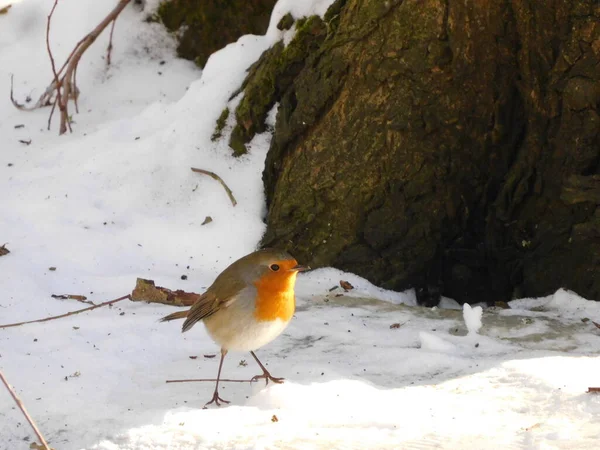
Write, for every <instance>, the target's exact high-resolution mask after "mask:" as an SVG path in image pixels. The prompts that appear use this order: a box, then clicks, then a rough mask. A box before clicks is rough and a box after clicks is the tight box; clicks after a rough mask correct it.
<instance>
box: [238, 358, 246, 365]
mask: <svg viewBox="0 0 600 450" xmlns="http://www.w3.org/2000/svg"><path fill="white" fill-rule="evenodd" d="M238 365H239V366H242V367H246V366H247V365H248V363H247V362H246V360H245V359H242V360H241V361H240V363H239V364H238Z"/></svg>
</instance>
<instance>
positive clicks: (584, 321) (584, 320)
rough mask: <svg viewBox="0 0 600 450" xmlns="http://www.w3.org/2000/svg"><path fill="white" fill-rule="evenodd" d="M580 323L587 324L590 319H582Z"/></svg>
mask: <svg viewBox="0 0 600 450" xmlns="http://www.w3.org/2000/svg"><path fill="white" fill-rule="evenodd" d="M581 321H582V322H583V323H588V322H589V321H590V319H588V318H587V317H584V318H583V319H581Z"/></svg>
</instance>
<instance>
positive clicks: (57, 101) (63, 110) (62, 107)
mask: <svg viewBox="0 0 600 450" xmlns="http://www.w3.org/2000/svg"><path fill="white" fill-rule="evenodd" d="M56 5H58V0H54V5H53V6H52V9H51V10H50V14H48V20H47V21H46V49H47V50H48V56H49V57H50V64H51V66H52V74H53V75H54V82H53V83H54V85H55V86H57V89H56V97H55V99H54V103H53V104H52V110H51V111H50V117H49V118H48V130H49V129H50V123H51V122H52V114H54V109H55V108H56V105H58V108H59V109H60V111H61V113H66V104H65V105H63V102H62V101H61V93H60V82H59V81H58V73H57V72H56V64H54V56H52V50H51V49H50V23H51V22H52V15H53V14H54V10H55V9H56ZM61 71H62V69H61ZM69 129H70V126H69Z"/></svg>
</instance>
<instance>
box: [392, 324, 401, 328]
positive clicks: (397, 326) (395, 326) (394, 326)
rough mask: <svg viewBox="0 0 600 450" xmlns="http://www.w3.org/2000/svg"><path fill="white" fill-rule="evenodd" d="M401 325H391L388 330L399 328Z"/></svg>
mask: <svg viewBox="0 0 600 450" xmlns="http://www.w3.org/2000/svg"><path fill="white" fill-rule="evenodd" d="M401 326H402V325H401V324H399V323H393V324H391V325H390V328H392V329H394V328H400V327H401Z"/></svg>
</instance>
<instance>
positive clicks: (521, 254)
mask: <svg viewBox="0 0 600 450" xmlns="http://www.w3.org/2000/svg"><path fill="white" fill-rule="evenodd" d="M324 25H325V26H326V30H327V33H326V36H325V37H323V35H322V33H321V34H319V42H318V44H319V45H318V46H316V49H313V48H311V47H310V46H309V48H311V51H310V52H309V53H308V55H307V56H306V59H305V60H304V62H303V64H302V65H298V64H296V65H295V68H296V70H295V71H293V74H294V78H293V81H292V82H288V83H286V84H285V86H284V87H285V89H276V90H275V91H274V93H273V98H272V102H271V103H270V104H272V103H273V102H274V101H279V102H280V107H279V112H278V116H277V123H276V127H275V134H274V137H273V140H272V144H271V148H270V150H269V153H268V156H267V161H266V167H265V171H264V175H263V178H264V182H265V190H266V195H267V206H268V216H267V226H268V228H267V232H266V234H265V236H264V238H263V242H262V244H263V245H264V246H278V247H282V248H285V249H287V250H289V251H290V252H292V254H293V255H295V257H296V258H297V259H299V260H301V261H302V262H305V263H308V264H310V265H311V266H312V267H321V266H326V265H333V266H335V267H339V268H340V269H343V270H349V271H352V272H354V273H357V274H359V275H362V276H364V277H366V278H367V279H369V280H370V281H372V282H374V283H376V284H378V285H380V286H383V287H385V288H391V289H396V290H401V289H406V288H409V287H416V288H417V292H418V296H419V299H420V301H421V302H422V303H425V304H435V303H436V302H437V299H438V298H439V295H440V294H443V295H447V296H450V297H453V298H455V299H457V300H459V301H469V302H478V301H488V302H490V303H493V302H494V301H499V300H503V301H506V300H510V299H511V298H512V297H514V296H540V295H545V294H549V293H551V292H553V291H555V290H556V289H557V288H559V287H566V288H569V289H573V290H575V291H577V292H578V293H579V294H581V295H583V296H586V297H588V298H594V299H600V208H599V205H600V117H599V108H600V4H599V3H598V2H596V1H593V0H587V1H584V0H539V1H537V0H477V1H474V0H473V1H467V2H465V1H458V0H404V1H401V0H395V1H394V0H389V1H385V2H383V1H379V0H338V1H337V2H335V3H334V5H332V7H331V8H330V11H329V12H328V14H327V15H326V17H325V19H324ZM279 51H280V52H281V49H279ZM264 56H265V57H268V54H267V55H264ZM255 72H256V71H255ZM278 73H287V74H288V75H289V72H286V71H285V70H279V71H278ZM251 83H252V80H247V82H246V84H245V85H246V86H251Z"/></svg>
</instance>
